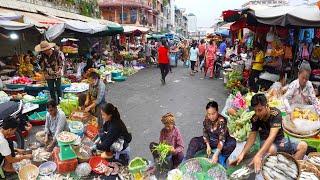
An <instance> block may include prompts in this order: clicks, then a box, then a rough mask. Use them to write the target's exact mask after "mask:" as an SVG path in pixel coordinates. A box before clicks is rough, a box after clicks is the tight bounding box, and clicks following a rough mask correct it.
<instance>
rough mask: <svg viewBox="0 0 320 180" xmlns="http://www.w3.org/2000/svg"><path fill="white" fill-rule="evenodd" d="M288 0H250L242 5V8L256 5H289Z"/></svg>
mask: <svg viewBox="0 0 320 180" xmlns="http://www.w3.org/2000/svg"><path fill="white" fill-rule="evenodd" d="M288 4H289V1H288V0H250V1H248V2H246V3H244V4H243V5H242V8H248V7H250V6H254V5H264V6H285V5H288Z"/></svg>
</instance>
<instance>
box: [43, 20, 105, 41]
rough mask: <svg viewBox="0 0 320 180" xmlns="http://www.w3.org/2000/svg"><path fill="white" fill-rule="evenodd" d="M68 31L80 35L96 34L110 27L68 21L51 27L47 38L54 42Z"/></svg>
mask: <svg viewBox="0 0 320 180" xmlns="http://www.w3.org/2000/svg"><path fill="white" fill-rule="evenodd" d="M66 29H67V30H71V31H74V32H79V33H86V34H95V33H99V32H102V31H106V30H107V29H108V27H107V26H106V25H102V24H99V23H97V22H82V21H74V20H68V21H65V22H64V23H61V24H56V25H54V26H51V27H50V28H49V29H48V30H47V31H46V33H45V36H46V38H47V39H48V40H50V41H52V40H54V39H56V38H57V37H58V36H60V35H61V34H62V33H63V32H64V31H65V30H66Z"/></svg>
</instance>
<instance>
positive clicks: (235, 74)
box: [226, 71, 242, 90]
mask: <svg viewBox="0 0 320 180" xmlns="http://www.w3.org/2000/svg"><path fill="white" fill-rule="evenodd" d="M227 77H228V82H227V84H226V88H227V89H229V90H234V89H238V90H239V89H241V87H242V84H241V81H242V74H241V72H239V71H231V72H229V73H228V74H227Z"/></svg>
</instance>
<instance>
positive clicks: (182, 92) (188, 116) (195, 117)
mask: <svg viewBox="0 0 320 180" xmlns="http://www.w3.org/2000/svg"><path fill="white" fill-rule="evenodd" d="M172 70H173V72H172V73H169V74H168V76H167V84H166V85H165V86H163V85H161V81H160V69H158V68H146V69H143V70H141V71H139V72H138V73H136V74H134V75H132V76H130V77H129V78H128V79H127V81H125V82H120V83H114V84H108V94H107V101H108V102H109V103H112V104H114V105H115V106H116V107H118V110H119V111H120V115H121V118H122V120H123V121H124V123H125V124H126V125H127V128H128V130H129V131H130V132H131V133H132V136H133V139H132V142H131V143H130V149H131V158H133V157H136V156H140V157H145V158H148V159H150V160H151V159H152V155H151V153H150V151H149V144H150V142H158V141H159V136H160V130H161V129H162V128H163V125H162V123H161V117H162V115H164V114H165V113H167V112H172V113H174V114H175V116H176V125H177V127H178V128H179V129H180V131H181V133H182V136H183V138H184V142H185V151H186V150H187V147H188V144H189V141H190V139H191V138H192V137H195V136H201V135H202V121H203V120H204V116H205V106H206V104H207V102H208V99H209V98H210V99H214V100H215V101H217V102H218V104H219V108H220V110H222V109H223V107H224V103H225V100H226V98H227V92H226V90H225V88H224V85H223V80H221V79H216V80H213V79H201V77H202V75H201V76H200V72H199V73H197V74H196V75H195V76H190V75H189V73H190V70H189V69H187V68H183V67H182V66H178V67H177V68H172ZM42 129H43V127H42V126H40V127H39V126H37V127H34V128H33V130H32V132H31V133H30V135H29V136H28V138H27V139H26V144H29V143H30V142H33V141H35V133H36V132H37V131H39V130H42Z"/></svg>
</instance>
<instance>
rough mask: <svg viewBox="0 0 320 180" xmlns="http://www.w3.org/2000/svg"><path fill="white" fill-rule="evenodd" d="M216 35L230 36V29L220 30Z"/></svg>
mask: <svg viewBox="0 0 320 180" xmlns="http://www.w3.org/2000/svg"><path fill="white" fill-rule="evenodd" d="M216 34H217V35H220V36H230V31H229V30H228V29H220V30H218V31H217V32H216Z"/></svg>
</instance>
